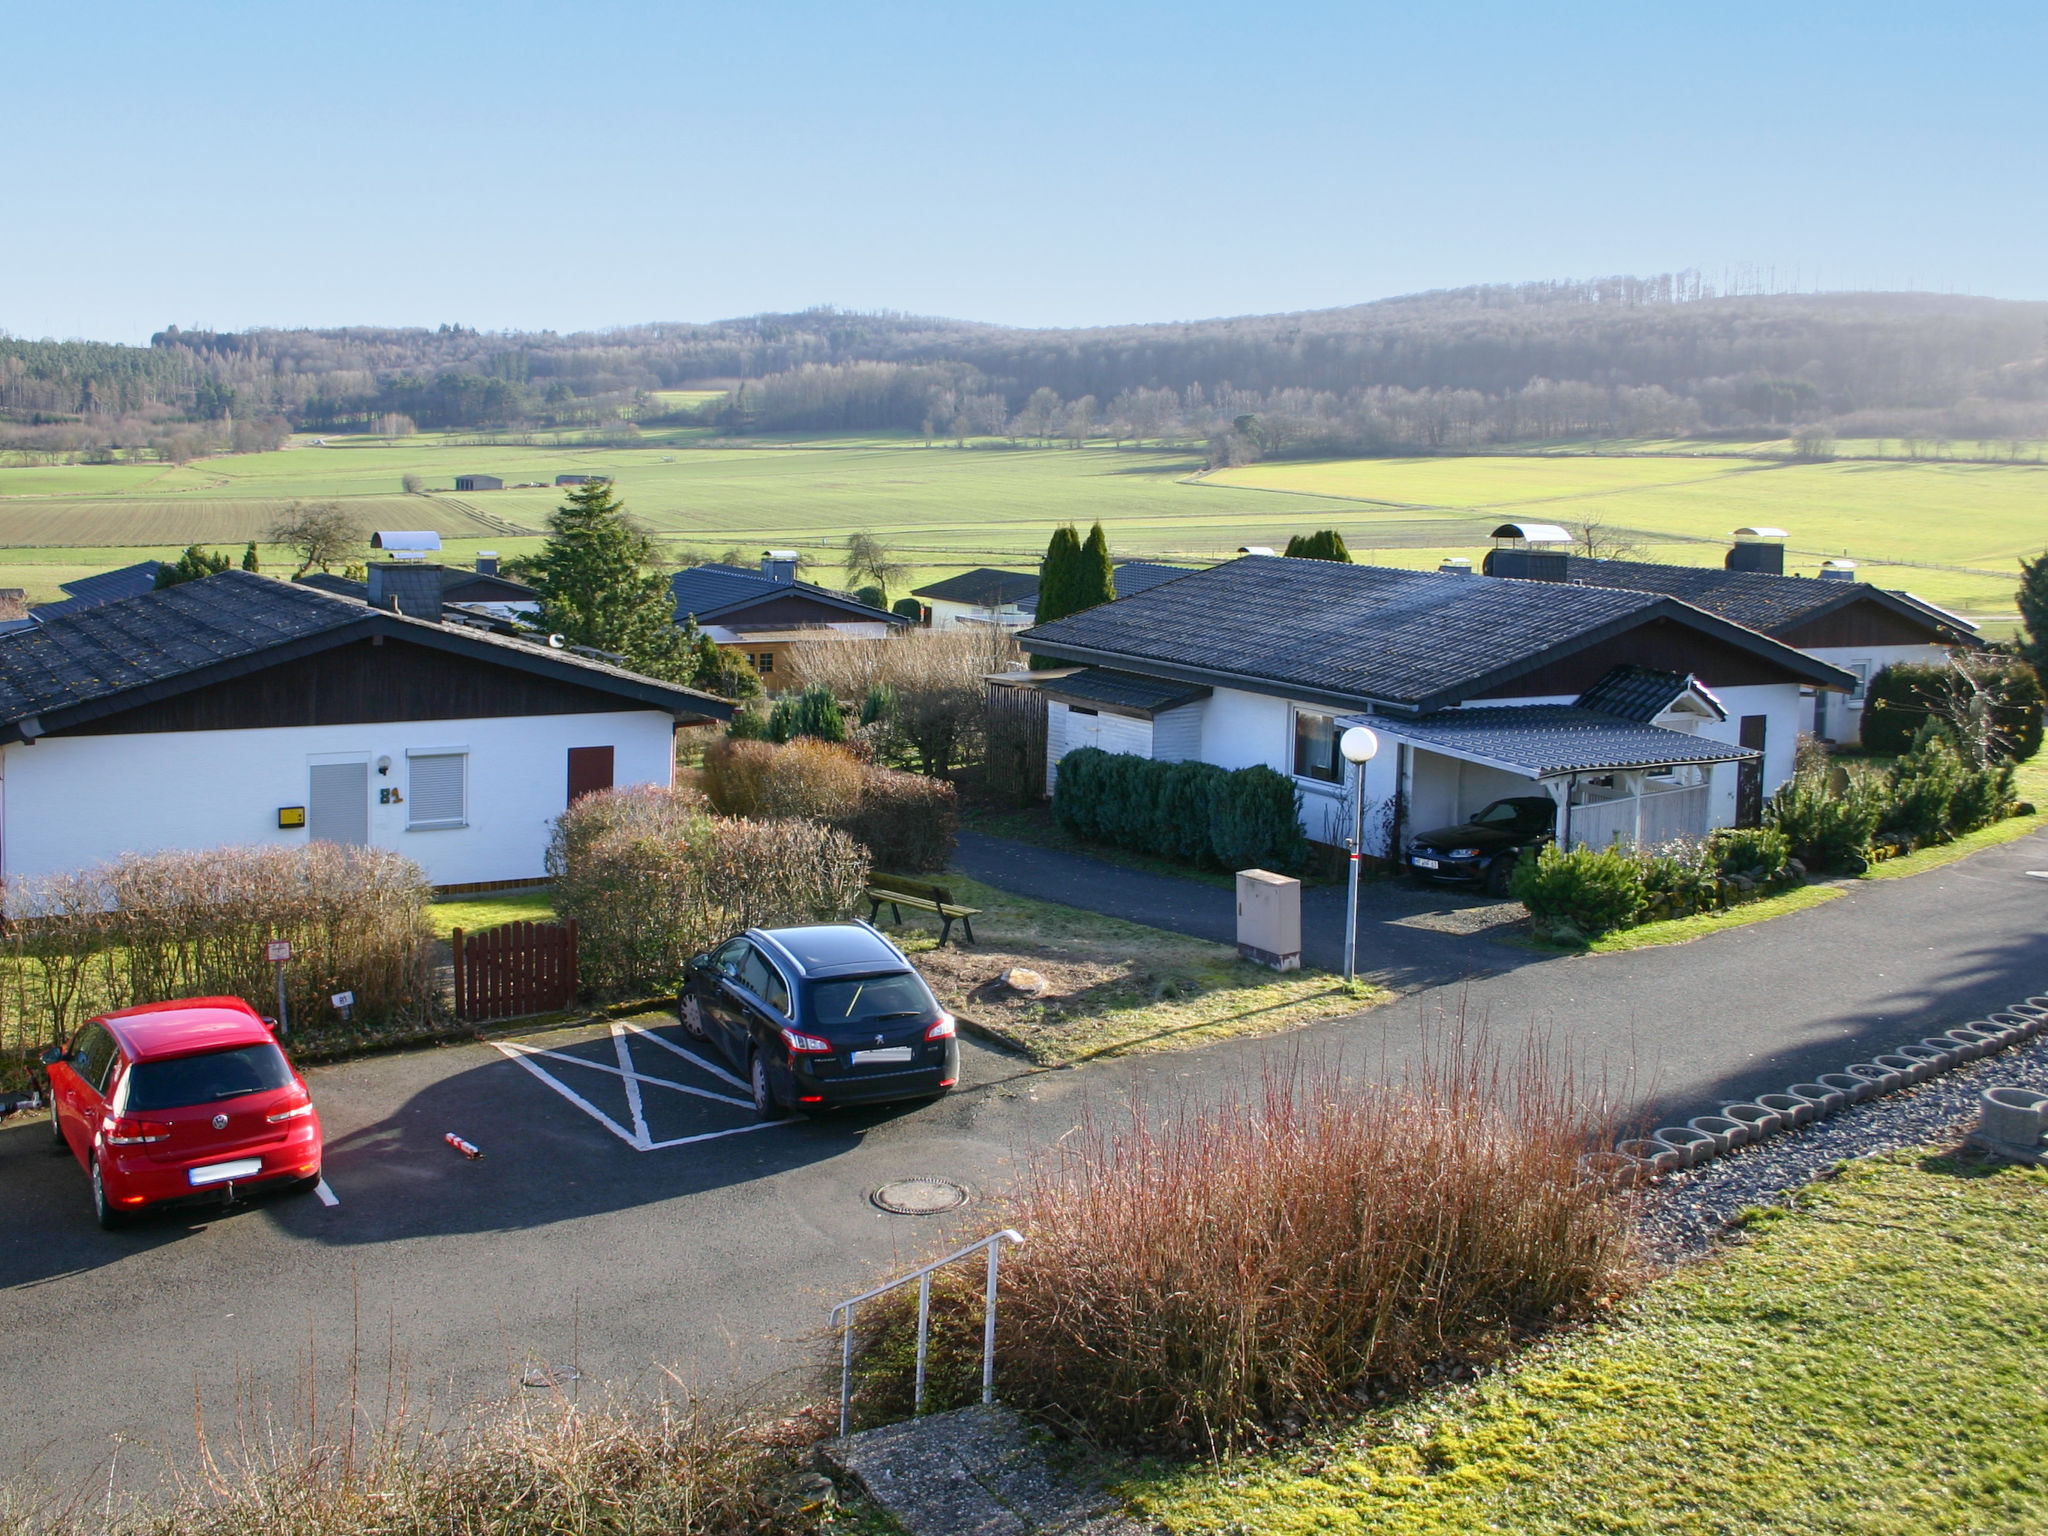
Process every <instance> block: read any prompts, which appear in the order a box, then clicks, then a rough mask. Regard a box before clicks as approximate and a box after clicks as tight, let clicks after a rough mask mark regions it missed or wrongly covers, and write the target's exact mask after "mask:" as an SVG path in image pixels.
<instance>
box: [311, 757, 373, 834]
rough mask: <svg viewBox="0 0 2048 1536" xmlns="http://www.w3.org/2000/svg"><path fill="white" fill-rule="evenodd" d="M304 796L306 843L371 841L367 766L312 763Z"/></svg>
mask: <svg viewBox="0 0 2048 1536" xmlns="http://www.w3.org/2000/svg"><path fill="white" fill-rule="evenodd" d="M310 772H311V774H312V784H311V786H310V787H309V789H308V791H307V794H306V839H307V841H309V842H315V843H352V844H354V845H355V846H357V847H365V846H367V845H368V844H369V841H370V765H369V764H368V763H366V762H364V763H315V764H313V766H312V768H311V770H310Z"/></svg>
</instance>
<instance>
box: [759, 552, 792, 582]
mask: <svg viewBox="0 0 2048 1536" xmlns="http://www.w3.org/2000/svg"><path fill="white" fill-rule="evenodd" d="M761 574H762V575H763V576H766V577H767V578H768V579H769V580H770V581H773V582H777V583H779V584H780V585H782V586H788V585H789V584H790V583H791V582H793V581H795V580H796V551H795V550H793V549H764V550H762V551H761Z"/></svg>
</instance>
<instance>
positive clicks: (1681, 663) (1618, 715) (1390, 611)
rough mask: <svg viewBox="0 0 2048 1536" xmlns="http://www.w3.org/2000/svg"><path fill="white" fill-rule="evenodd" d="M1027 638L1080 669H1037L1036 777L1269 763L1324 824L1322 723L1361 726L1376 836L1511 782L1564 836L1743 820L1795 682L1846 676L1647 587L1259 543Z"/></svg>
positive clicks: (1337, 835)
mask: <svg viewBox="0 0 2048 1536" xmlns="http://www.w3.org/2000/svg"><path fill="white" fill-rule="evenodd" d="M1020 638H1021V640H1022V641H1023V643H1024V644H1025V645H1026V646H1028V647H1029V648H1030V650H1031V652H1032V653H1033V654H1034V655H1039V656H1048V657H1054V658H1058V659H1060V660H1062V661H1066V662H1070V663H1075V664H1078V665H1079V666H1080V667H1081V668H1082V670H1080V671H1078V672H1075V673H1073V674H1071V675H1069V676H1066V677H1062V678H1057V679H1052V680H1049V681H1047V682H1046V683H1044V684H1043V685H1042V691H1043V693H1044V694H1045V696H1046V698H1047V701H1048V702H1047V747H1046V757H1047V763H1048V780H1049V781H1051V780H1053V779H1054V778H1055V777H1056V774H1057V765H1058V762H1059V759H1060V758H1061V757H1062V756H1064V755H1065V753H1066V752H1068V751H1070V750H1072V749H1073V748H1074V747H1077V746H1082V745H1091V746H1100V747H1102V748H1104V749H1106V750H1109V751H1118V752H1132V753H1136V754H1138V755H1140V756H1145V757H1151V758H1156V759H1163V760H1170V761H1183V760H1187V759H1191V758H1193V759H1199V760H1201V761H1204V762H1210V763H1216V764H1218V765H1220V766H1222V767H1225V768H1243V767H1249V766H1251V765H1253V764H1260V763H1263V764H1265V765H1267V766H1269V767H1271V768H1274V769H1276V770H1278V771H1279V772H1281V773H1284V774H1287V775H1289V776H1290V777H1291V778H1292V779H1293V781H1294V783H1295V785H1296V787H1297V789H1298V790H1299V791H1300V801H1301V808H1302V821H1303V825H1304V827H1305V829H1306V830H1307V832H1308V835H1309V836H1310V837H1311V838H1313V839H1315V840H1316V841H1319V842H1324V843H1332V844H1341V843H1342V842H1343V840H1344V839H1345V837H1346V836H1347V835H1348V827H1349V815H1348V810H1349V805H1350V800H1349V786H1348V785H1347V783H1346V773H1345V764H1344V763H1343V761H1342V759H1341V758H1340V757H1339V756H1338V754H1337V745H1336V744H1337V738H1338V737H1339V736H1340V735H1341V734H1342V732H1343V730H1344V729H1345V728H1346V727H1347V726H1349V725H1353V724H1363V725H1370V726H1371V727H1372V728H1373V729H1374V730H1375V731H1377V732H1378V733H1379V734H1380V736H1381V737H1382V739H1383V741H1384V743H1385V746H1384V748H1383V749H1382V751H1381V752H1380V753H1379V755H1378V756H1377V757H1376V758H1374V759H1373V761H1372V762H1371V763H1370V764H1369V765H1368V769H1367V774H1366V781H1365V795H1366V797H1367V801H1368V811H1369V814H1368V816H1367V826H1368V832H1367V845H1366V848H1365V851H1366V852H1367V853H1369V854H1374V855H1377V856H1381V857H1388V856H1392V855H1393V854H1395V853H1396V852H1398V844H1399V843H1400V841H1401V840H1402V839H1403V838H1404V837H1405V835H1406V834H1407V833H1409V832H1413V831H1417V830H1421V829H1424V828H1427V827H1431V826H1440V825H1444V824H1446V823H1452V822H1457V821H1460V820H1463V819H1464V818H1465V817H1467V816H1469V815H1471V814H1473V813H1474V812H1476V811H1478V810H1480V809H1481V808H1482V807H1484V806H1485V805H1486V804H1487V803H1488V802H1489V801H1492V800H1496V799H1499V798H1502V797H1504V796H1509V795H1529V794H1547V795H1549V796H1550V797H1551V798H1552V799H1553V800H1554V801H1555V802H1556V804H1557V808H1558V809H1557V816H1558V835H1559V837H1560V839H1562V840H1564V841H1566V842H1568V843H1571V844H1579V843H1589V842H1590V843H1596V844H1604V843H1606V842H1608V841H1611V840H1612V839H1614V838H1615V837H1621V838H1623V839H1624V840H1628V841H1640V842H1645V843H1653V842H1661V841H1664V840H1666V839H1668V838H1671V837H1676V836H1682V835H1699V834H1703V833H1705V832H1706V831H1708V830H1709V829H1710V828H1712V827H1717V826H1726V825H1730V824H1734V823H1738V822H1753V821H1755V820H1756V819H1757V818H1758V817H1759V816H1760V815H1761V813H1762V808H1763V800H1764V797H1765V796H1766V795H1767V794H1769V793H1770V792H1771V791H1772V790H1774V789H1776V788H1777V786H1778V785H1779V784H1780V783H1782V782H1783V781H1784V780H1785V779H1786V778H1787V777H1788V776H1789V775H1790V774H1791V772H1792V766H1793V752H1794V747H1795V744H1796V742H1797V739H1798V734H1799V730H1800V727H1801V723H1802V714H1801V697H1800V695H1801V690H1802V689H1806V688H1821V689H1841V690H1847V689H1848V688H1849V687H1850V686H1852V684H1853V683H1854V679H1853V677H1852V676H1851V675H1850V674H1848V673H1846V672H1844V671H1841V670H1840V669H1838V668H1836V667H1833V666H1830V665H1828V664H1827V663H1825V662H1821V661H1818V660H1816V659H1814V658H1813V657H1810V656H1807V655H1805V654H1803V653H1801V652H1800V651H1797V650H1794V649H1793V648H1792V647H1790V646H1788V645H1785V644H1783V643H1782V642H1780V641H1777V640H1773V639H1771V638H1770V637H1768V636H1765V635H1760V634H1758V633H1756V632H1755V631H1753V630H1750V629H1746V628H1744V627H1742V626H1741V625H1738V624H1733V623H1730V622H1729V621H1727V620H1726V619H1723V618H1720V617H1719V616H1717V615H1715V614H1712V613H1708V612H1706V611H1705V610H1703V609H1700V608H1696V607H1694V606H1692V605H1691V604H1688V603H1685V602H1681V601H1679V600H1678V599H1676V598H1672V597H1665V596H1662V595H1660V594H1656V593H1649V592H1636V591H1624V590H1619V589H1607V588H1600V587H1585V586H1574V585H1571V584H1568V583H1553V582H1534V581H1487V580H1481V579H1477V578H1475V577H1473V576H1471V575H1451V574H1442V573H1438V572H1429V571H1409V570H1390V569H1386V568H1382V567H1376V566H1364V565H1344V564H1339V563H1336V562H1333V561H1327V560H1290V559H1286V558H1284V557H1267V556H1256V557H1246V558H1243V559H1239V560H1235V561H1232V562H1230V563H1229V564H1227V565H1220V566H1216V567H1214V568H1213V569H1210V570H1205V571H1194V572H1190V573H1188V574H1186V575H1183V576H1181V577H1179V578H1178V579H1176V580H1174V581H1171V582H1167V583H1165V584H1163V585H1161V586H1158V587H1155V588H1153V589H1152V590H1150V591H1148V592H1142V593H1138V594H1136V595H1134V596H1132V597H1129V598H1126V599H1124V600H1122V601H1120V602H1115V603H1105V604H1103V605H1102V606H1101V607H1098V608H1091V609H1089V610H1088V611H1086V612H1085V613H1077V614H1071V615H1069V616H1068V617H1066V618H1063V619H1057V620H1054V621H1053V622H1051V623H1048V624H1042V625H1038V626H1036V627H1035V628H1032V629H1029V630H1026V631H1025V632H1024V633H1023V635H1022V636H1021V637H1020ZM1375 808H1377V809H1375ZM1390 834H1391V837H1392V838H1393V840H1394V843H1395V845H1396V846H1390V845H1389V836H1390Z"/></svg>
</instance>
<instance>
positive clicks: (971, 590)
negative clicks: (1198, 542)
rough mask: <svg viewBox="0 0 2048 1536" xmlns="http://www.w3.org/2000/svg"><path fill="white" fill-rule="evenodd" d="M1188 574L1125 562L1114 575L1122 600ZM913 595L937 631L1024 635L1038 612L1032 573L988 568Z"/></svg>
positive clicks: (1113, 569) (1156, 565)
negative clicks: (977, 629)
mask: <svg viewBox="0 0 2048 1536" xmlns="http://www.w3.org/2000/svg"><path fill="white" fill-rule="evenodd" d="M1188 570H1189V567H1187V566H1184V565H1161V564H1159V562H1157V561H1156V560H1119V561H1117V562H1116V564H1115V565H1114V566H1112V567H1111V569H1110V573H1109V574H1110V583H1111V585H1112V586H1113V587H1114V589H1115V591H1116V595H1117V596H1118V597H1119V598H1125V597H1131V596H1133V595H1135V594H1136V593H1139V592H1149V591H1150V590H1151V589H1152V588H1154V587H1156V586H1158V585H1160V584H1161V583H1162V582H1168V581H1172V580H1174V579H1175V578H1176V577H1179V576H1185V575H1187V573H1188ZM910 595H911V596H912V597H915V598H918V599H920V600H921V601H922V602H923V603H924V605H925V606H926V607H927V608H929V609H930V610H931V616H932V618H931V627H932V628H933V629H956V628H958V627H959V626H960V625H962V624H980V625H991V624H992V625H994V626H995V627H996V628H998V629H1007V630H1018V629H1022V628H1024V626H1025V625H1027V624H1029V623H1030V622H1031V621H1032V619H1033V618H1034V617H1035V616H1036V614H1037V612H1038V577H1037V575H1036V574H1034V573H1031V572H1028V571H999V570H996V569H994V568H992V567H990V566H986V565H982V566H976V567H975V568H974V569H973V570H971V571H962V572H961V573H960V574H959V575H958V576H948V577H947V578H946V579H945V580H944V581H935V582H933V583H931V584H930V585H929V586H923V587H915V588H913V589H912V590H911V594H910Z"/></svg>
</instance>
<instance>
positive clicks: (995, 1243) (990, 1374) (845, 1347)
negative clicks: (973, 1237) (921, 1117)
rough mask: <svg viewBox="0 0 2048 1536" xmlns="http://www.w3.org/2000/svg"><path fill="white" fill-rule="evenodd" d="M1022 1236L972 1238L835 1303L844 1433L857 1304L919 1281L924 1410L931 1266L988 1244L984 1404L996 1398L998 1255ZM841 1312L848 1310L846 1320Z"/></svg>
mask: <svg viewBox="0 0 2048 1536" xmlns="http://www.w3.org/2000/svg"><path fill="white" fill-rule="evenodd" d="M1023 1241H1024V1234H1023V1233H1021V1232H1017V1231H1014V1230H1012V1229H1011V1228H1009V1227H1005V1228H1003V1230H1002V1231H1000V1232H991V1233H990V1234H989V1235H988V1236H987V1237H984V1238H982V1239H981V1240H980V1241H978V1242H972V1243H969V1244H968V1245H967V1246H966V1247H965V1248H956V1249H955V1250H954V1251H953V1252H951V1253H949V1254H947V1255H946V1256H945V1257H944V1258H943V1259H934V1260H933V1261H932V1262H931V1263H929V1264H927V1265H925V1266H924V1268H922V1269H913V1270H912V1271H911V1272H910V1273H909V1274H907V1275H901V1276H898V1277H897V1278H896V1279H894V1280H891V1281H889V1282H888V1283H886V1284H884V1285H878V1286H876V1287H875V1288H874V1289H873V1290H871V1291H862V1292H861V1293H860V1294H859V1295H858V1296H854V1297H851V1298H849V1299H848V1300H846V1301H842V1302H840V1303H839V1304H838V1305H837V1306H835V1307H833V1309H832V1317H833V1320H834V1321H835V1322H839V1433H840V1434H841V1435H842V1436H843V1435H845V1433H846V1420H847V1413H848V1410H849V1408H850V1406H851V1404H852V1402H853V1309H854V1308H855V1307H857V1306H859V1305H860V1304H861V1303H862V1302H864V1301H873V1300H874V1299H875V1298H876V1297H877V1296H886V1295H888V1294H889V1292H891V1291H893V1290H895V1289H896V1288H897V1287H898V1286H904V1285H908V1284H910V1282H911V1281H913V1280H915V1281H916V1282H917V1388H916V1391H915V1393H914V1395H913V1397H912V1400H911V1412H912V1413H914V1414H917V1413H923V1412H924V1357H925V1346H926V1344H927V1343H928V1342H929V1340H930V1338H931V1318H932V1271H934V1270H938V1269H944V1268H945V1267H946V1266H947V1265H948V1264H951V1263H952V1262H953V1261H954V1260H956V1259H964V1258H966V1257H967V1255H969V1254H970V1253H975V1252H978V1251H979V1250H981V1249H983V1248H986V1249H987V1250H988V1290H987V1292H986V1293H985V1294H984V1295H983V1297H982V1306H981V1400H982V1401H983V1402H984V1403H991V1402H994V1401H995V1391H996V1269H997V1256H998V1255H999V1254H1001V1253H1002V1251H1003V1244H1004V1243H1018V1244H1021V1243H1022V1242H1023ZM842 1313H843V1314H845V1316H844V1320H843V1321H841V1316H840V1315H841V1314H842Z"/></svg>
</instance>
